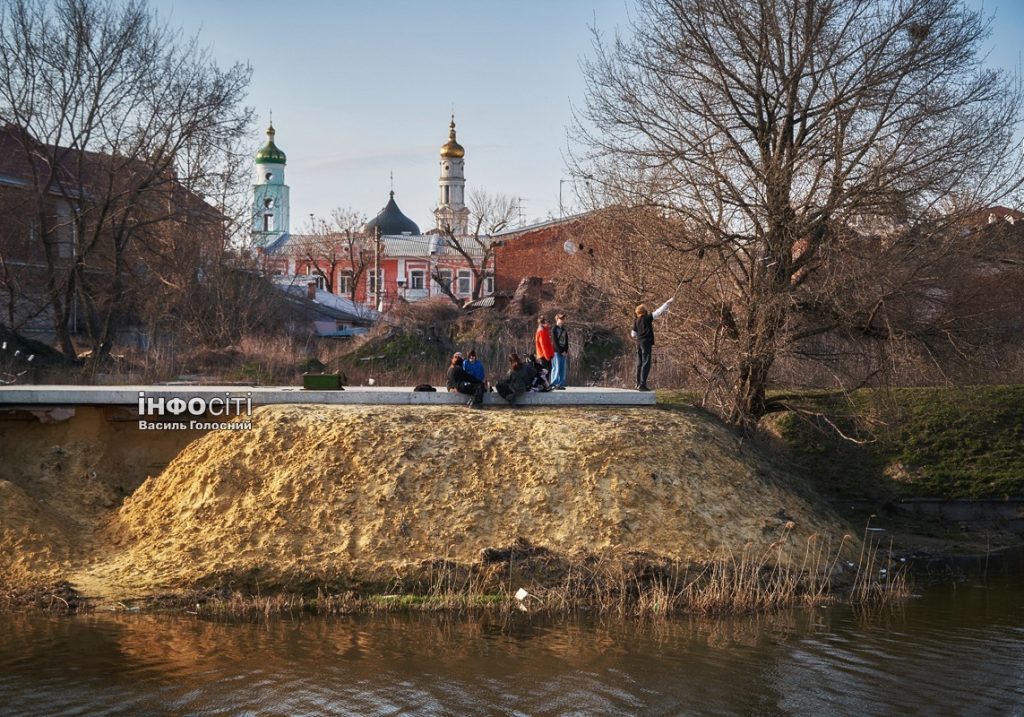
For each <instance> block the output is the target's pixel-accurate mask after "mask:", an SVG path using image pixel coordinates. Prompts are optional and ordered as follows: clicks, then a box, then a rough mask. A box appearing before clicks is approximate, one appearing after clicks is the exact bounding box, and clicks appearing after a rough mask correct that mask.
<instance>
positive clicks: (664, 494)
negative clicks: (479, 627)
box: [0, 389, 1020, 614]
mask: <svg viewBox="0 0 1024 717" xmlns="http://www.w3.org/2000/svg"><path fill="white" fill-rule="evenodd" d="M1013 390H1017V389H1013ZM982 395H984V394H982ZM667 398H668V401H670V402H671V401H672V398H673V397H671V396H669V397H667ZM659 400H660V401H662V402H665V401H666V396H665V395H662V396H659ZM930 400H931V401H935V400H937V399H936V397H935V394H932V396H931V398H930ZM999 400H1000V401H1002V402H1003V403H1006V401H1003V399H999ZM956 401H957V403H962V398H961V397H957V398H956ZM921 403H922V401H921V400H919V401H918V405H920V404H921ZM1012 404H1013V402H1012V401H1009V405H1010V406H1011V410H1009V412H1007V411H1003V412H1002V413H996V412H993V411H989V422H988V424H987V427H988V430H989V431H990V432H991V433H993V434H995V433H998V432H999V431H1003V432H1005V431H1006V430H1009V431H1010V432H1012V431H1013V430H1016V428H1015V427H1016V425H1017V424H1016V423H1015V422H1014V419H1013V415H1015V414H1013V413H1012V410H1014V409H1012ZM986 410H988V409H986V408H985V407H984V406H980V407H979V406H975V410H974V413H973V414H972V415H973V416H975V419H972V420H976V421H981V420H982V418H983V417H984V415H985V412H986ZM903 415H908V414H907V412H904V413H903ZM917 415H920V411H919V412H918V414H917ZM993 416H995V417H998V416H1003V417H1007V416H1009V418H1007V420H1008V421H1009V423H1008V428H1007V427H1002V428H999V429H994V428H992V426H994V425H997V423H998V420H1002V419H998V420H997V419H995V418H993ZM46 418H51V417H49V416H46ZM833 420H834V419H833ZM873 420H877V419H873ZM916 420H921V419H916ZM252 423H253V426H252V430H246V431H215V432H210V433H207V434H205V435H204V434H202V433H200V432H193V433H186V432H181V431H162V432H161V431H147V432H140V431H139V430H138V427H137V425H136V423H135V422H133V421H129V420H127V419H126V418H125V414H124V412H123V411H117V410H110V409H101V408H81V407H80V408H79V409H77V413H76V415H75V417H74V418H72V419H71V420H67V421H59V422H55V423H45V424H44V423H40V422H39V421H38V420H37V419H36V417H35V416H33V415H31V414H26V413H20V414H18V415H17V416H13V415H11V416H7V417H6V420H4V421H0V440H2V441H3V445H4V446H5V452H6V456H7V457H9V458H10V460H7V461H5V462H4V463H3V464H2V465H0V515H3V516H4V520H3V522H2V523H0V601H4V600H6V602H7V604H17V603H21V604H35V605H39V606H41V607H51V608H60V607H61V606H62V605H67V606H69V607H73V606H75V605H114V606H118V605H120V606H125V605H148V606H172V605H176V606H178V607H188V608H189V609H191V610H193V611H196V608H195V606H196V604H197V603H199V605H200V608H198V610H202V611H205V612H208V613H210V614H216V613H218V612H219V611H229V612H233V613H246V612H252V611H258V612H269V611H275V610H277V609H278V608H282V609H285V610H291V609H294V608H296V607H297V608H298V609H300V610H310V611H314V612H328V613H329V612H339V611H340V612H345V611H350V610H358V611H378V610H393V609H410V608H412V609H415V608H423V609H435V608H441V609H453V608H454V609H460V610H461V609H477V608H493V607H499V608H501V609H505V610H521V609H533V610H545V611H559V610H565V609H575V608H582V609H588V610H597V611H613V612H619V613H624V612H631V613H634V614H637V613H652V612H658V611H660V612H728V611H745V610H757V609H770V608H771V607H773V606H779V605H786V604H807V603H811V602H822V601H829V600H832V599H834V598H835V597H837V596H846V595H849V594H850V592H851V591H852V592H856V586H855V585H854V582H855V581H856V580H859V579H861V578H862V577H864V576H868V577H870V580H868V582H867V583H865V584H869V585H871V586H874V587H877V588H878V589H879V590H882V591H890V592H894V593H898V592H900V590H901V589H902V588H903V587H905V586H899V585H897V586H895V587H894V586H892V585H887V582H889V581H891V579H892V578H893V573H892V572H891V568H893V567H899V566H902V565H903V563H901V562H899V561H898V560H897V562H896V563H895V564H894V565H889V564H887V563H884V562H882V561H885V560H887V559H888V556H889V554H890V550H891V549H893V550H895V552H896V555H897V558H899V557H909V558H914V557H915V556H916V557H922V556H923V557H933V556H937V555H945V554H951V553H985V552H987V551H991V550H993V549H997V548H1001V547H1005V546H1009V545H1016V544H1019V542H1020V531H1019V530H1014V529H1013V528H1012V526H1008V525H1007V524H1006V521H1002V522H1000V521H990V522H987V523H973V522H964V521H950V520H945V519H942V518H941V517H940V518H929V517H927V516H924V517H922V516H914V515H911V514H909V513H907V512H906V510H905V506H906V504H904V503H902V502H901V501H900V500H899V497H898V494H897V493H896V492H895V489H889V490H882V488H883V487H884V486H886V481H889V482H894V481H898V475H896V474H893V473H892V472H891V471H886V470H885V469H884V468H883V469H878V471H877V476H876V477H874V478H870V477H866V475H867V474H866V472H865V471H864V470H863V469H862V470H861V473H859V474H855V475H856V478H857V481H859V482H855V481H853V480H848V479H846V480H842V482H837V481H838V480H839V479H842V478H843V476H844V475H845V472H847V471H850V470H854V469H855V467H856V466H857V465H858V463H857V462H856V461H852V460H850V459H849V458H848V456H849V455H850V454H849V452H850V451H851V450H859V451H862V452H863V451H865V450H875V451H877V450H879V448H878V444H877V443H857V444H849V445H847V444H846V443H844V444H840V445H835V444H834V441H836V440H839V439H837V438H835V437H834V436H833V437H829V434H828V433H827V431H826V432H820V431H819V432H818V433H816V434H806V433H801V432H799V431H797V432H795V433H794V432H793V431H792V426H789V427H787V425H786V424H785V423H782V424H780V425H777V426H776V430H775V432H774V433H773V434H772V435H774V436H775V438H773V439H771V440H769V441H768V442H765V441H764V440H752V439H748V438H744V437H742V436H740V435H738V434H736V433H734V432H732V431H730V430H729V429H727V428H725V427H723V426H722V425H721V424H719V423H717V422H716V421H714V419H712V418H710V417H709V416H707V415H706V414H704V413H702V412H700V411H698V410H695V409H692V408H687V407H685V406H679V405H678V404H676V405H669V406H663V407H662V408H659V409H653V408H647V409H634V408H624V407H614V408H613V407H609V408H592V407H588V408H584V407H577V408H568V407H559V408H554V407H552V408H540V407H538V408H531V409H523V410H520V411H509V410H503V411H498V410H494V411H490V410H488V411H482V412H472V411H467V410H465V409H464V408H462V407H459V408H455V407H442V406H408V407H403V406H378V407H372V406H335V407H329V406H307V407H296V406H291V407H288V406H276V407H270V406H268V407H264V408H259V409H257V410H256V412H255V413H254V415H253V417H252ZM946 423H952V424H953V425H956V426H958V428H957V429H956V431H957V435H958V436H961V437H962V436H964V435H966V433H965V432H967V431H968V428H966V427H965V426H967V425H968V423H969V422H967V421H960V422H959V423H956V422H951V421H946ZM933 424H934V422H933ZM796 425H797V426H798V427H805V426H806V425H807V424H806V423H800V424H796ZM934 425H937V424H934ZM844 428H845V429H846V430H847V431H849V430H852V429H850V428H849V427H848V426H844ZM901 430H906V429H905V427H904V428H903V429H901ZM971 430H973V429H971ZM890 434H891V435H895V434H896V432H895V430H893V431H890ZM794 436H795V438H794ZM861 438H863V436H861ZM812 440H816V441H819V445H818V447H816V448H815V447H814V446H815V444H813V443H811V441H812ZM876 440H877V439H876ZM889 440H890V441H892V440H894V439H892V438H890V439H889ZM989 440H990V441H993V442H996V443H997V444H998V445H1004V444H1006V440H1007V439H1006V438H1005V436H1002V437H1001V436H997V435H992V436H991V437H990V438H989ZM919 441H920V439H919ZM847 443H848V442H847ZM945 444H946V445H950V446H953V447H955V446H957V445H958V444H957V442H956V441H955V440H947V441H945ZM851 445H852V446H854V447H855V448H851V447H850V446H851ZM808 446H811V447H810V448H808ZM844 451H845V453H844ZM999 455H1001V456H1002V460H1003V461H1004V466H1003V467H1004V469H1008V470H1012V465H1010V463H1012V460H1011V459H1010V458H1007V455H1011V456H1012V451H1010V452H1009V453H1008V452H1007V451H1006V450H1004V451H1002V452H1001V453H1000V454H999ZM830 456H831V458H830ZM1007 460H1009V461H1010V463H1006V461H1007ZM946 463H947V464H948V461H946ZM868 464H869V462H868V461H864V460H861V461H860V464H859V465H861V466H863V465H868ZM878 464H879V461H876V462H875V463H870V465H878ZM1007 466H1009V468H1007ZM918 470H919V472H924V471H927V470H928V466H927V464H925V465H924V466H923V467H919V468H918ZM872 481H873V482H872ZM898 485H905V483H898ZM858 487H859V488H858ZM868 524H870V526H871V527H872V528H875V529H878V530H871V531H868V532H865V531H864V527H865V525H868ZM862 538H864V539H865V541H864V542H862V541H861V539H862ZM865 543H866V544H867V547H869V548H870V549H871V550H869V551H868V558H867V559H865V558H864V555H863V551H862V548H863V547H864V545H865ZM883 570H884V572H883ZM900 575H902V573H900ZM874 587H872V588H871V589H874ZM520 588H522V589H524V590H525V591H526V593H527V594H528V595H529V596H530V597H528V598H524V599H516V598H515V597H514V596H515V595H516V593H517V592H518V591H519V589H520ZM861 591H862V592H863V584H862V586H861ZM275 606H277V607H275Z"/></svg>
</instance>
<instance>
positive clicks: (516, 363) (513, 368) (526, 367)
mask: <svg viewBox="0 0 1024 717" xmlns="http://www.w3.org/2000/svg"><path fill="white" fill-rule="evenodd" d="M508 365H509V371H508V375H507V376H506V377H505V378H504V379H503V380H501V381H499V382H498V383H497V385H496V386H495V389H497V391H498V395H500V396H501V397H502V398H504V399H505V400H506V401H508V402H509V405H511V406H515V405H516V397H517V396H520V395H522V394H524V393H526V392H527V391H529V390H530V385H531V384H532V383H533V379H534V377H535V376H536V370H535V369H534V367H533V363H532V362H529V361H523V360H522V359H521V358H519V354H517V353H515V352H514V351H513V352H512V353H511V354H509V357H508Z"/></svg>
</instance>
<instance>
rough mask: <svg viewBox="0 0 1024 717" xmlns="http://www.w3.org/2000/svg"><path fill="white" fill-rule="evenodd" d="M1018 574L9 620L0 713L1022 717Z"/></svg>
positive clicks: (0, 627) (0, 638) (1015, 567)
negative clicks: (618, 613) (794, 606)
mask: <svg viewBox="0 0 1024 717" xmlns="http://www.w3.org/2000/svg"><path fill="white" fill-rule="evenodd" d="M1020 567H1021V561H1020V560H1019V559H1015V560H1014V561H1012V562H1011V563H1010V564H999V565H995V564H993V565H990V566H989V571H988V572H986V574H985V575H984V576H978V577H973V578H968V579H966V580H965V579H960V580H956V581H953V580H941V581H939V582H938V583H936V584H933V585H931V586H930V587H928V588H926V589H922V590H921V595H920V597H918V598H915V599H913V600H911V601H909V602H907V603H905V604H903V605H901V606H899V607H897V608H895V609H881V610H878V609H876V610H853V609H851V608H849V607H844V606H837V607H832V608H827V609H814V610H797V611H793V612H787V613H784V614H778V615H771V616H756V617H743V618H733V619H729V620H710V619H697V618H682V619H674V620H670V621H656V622H649V621H648V622H640V621H630V620H587V619H581V618H574V619H563V620H558V621H550V620H542V619H539V618H537V617H535V616H530V615H516V616H515V617H514V618H512V619H511V620H510V621H509V622H503V621H502V620H500V619H499V618H496V617H491V618H488V617H483V618H481V617H476V618H466V617H457V616H438V615H384V616H360V617H346V618H310V617H303V618H301V619H294V620H292V619H281V618H275V619H273V620H270V621H263V622H257V623H253V622H238V621H229V622H213V621H208V620H201V619H197V618H194V617H191V616H188V615H182V616H167V615H153V614H124V613H94V614H90V615H80V616H71V617H48V616H44V615H40V614H23V613H19V614H14V615H10V614H8V615H0V714H3V715H335V714H338V715H397V714H424V715H434V714H445V715H449V714H450V715H475V714H508V715H680V714H701V715H718V714H721V715H733V714H763V715H774V714H796V715H832V714H843V715H960V714H963V715H1024V579H1022V577H1021V571H1020Z"/></svg>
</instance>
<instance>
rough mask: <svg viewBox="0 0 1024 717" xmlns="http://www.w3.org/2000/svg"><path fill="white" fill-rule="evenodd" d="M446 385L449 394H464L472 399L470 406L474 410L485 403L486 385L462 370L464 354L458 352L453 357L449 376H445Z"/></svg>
mask: <svg viewBox="0 0 1024 717" xmlns="http://www.w3.org/2000/svg"><path fill="white" fill-rule="evenodd" d="M445 383H446V384H447V386H448V392H449V393H464V394H466V395H468V396H471V397H472V398H470V399H469V404H468V405H470V406H472V407H473V408H480V407H481V406H483V403H484V384H483V382H482V381H478V380H477V379H476V378H475V377H473V376H471V375H470V374H468V373H466V371H465V369H463V368H462V353H461V352H459V351H456V352H455V353H454V354H453V355H452V361H451V364H450V365H449V366H448V374H447V375H446V376H445Z"/></svg>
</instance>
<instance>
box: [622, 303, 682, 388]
mask: <svg viewBox="0 0 1024 717" xmlns="http://www.w3.org/2000/svg"><path fill="white" fill-rule="evenodd" d="M674 299H675V297H672V298H671V299H669V300H668V301H666V302H665V303H664V304H662V305H661V306H659V307H658V308H657V309H655V310H654V313H653V314H651V313H649V312H648V311H647V305H646V304H640V305H639V306H637V307H636V310H635V311H634V312H633V313H634V314H636V318H635V319H634V320H633V330H632V331H630V332H629V335H630V336H632V337H633V339H634V340H635V341H636V390H637V391H650V390H651V389H650V388H649V387H648V386H647V377H648V376H649V375H650V373H651V352H652V349H653V348H654V320H655V319H656V318H658V317H659V316H661V315H662V314H664V313H665V312H666V311H668V305H669V304H671V303H672V301H673V300H674Z"/></svg>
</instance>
